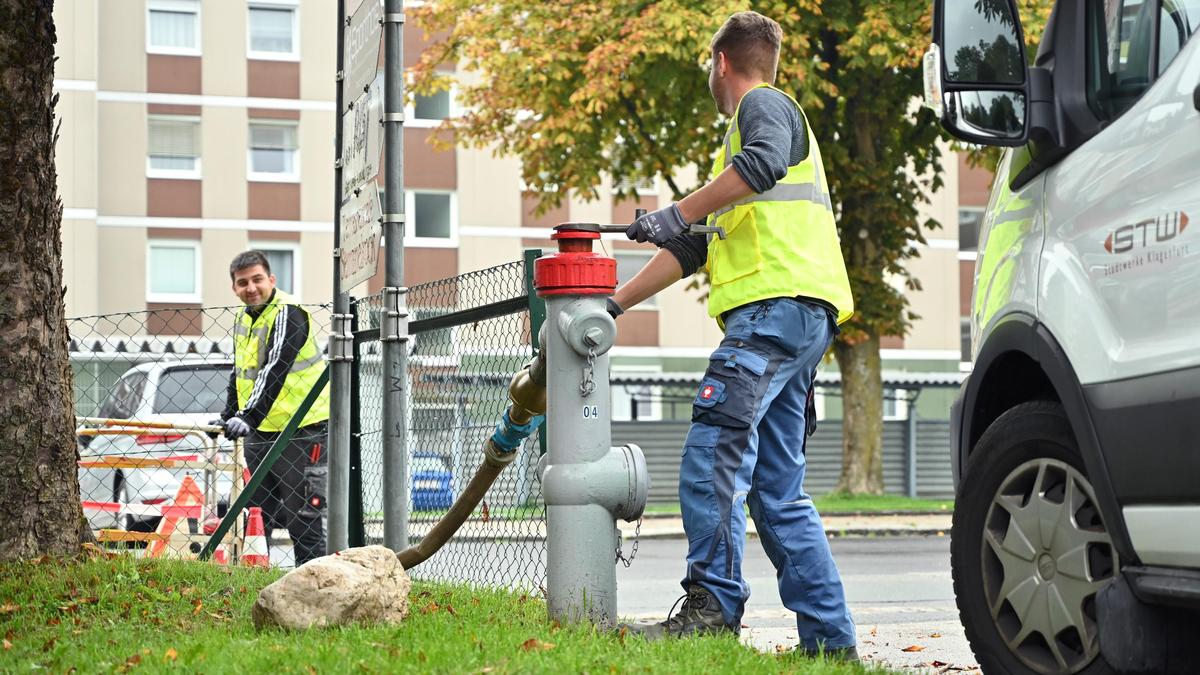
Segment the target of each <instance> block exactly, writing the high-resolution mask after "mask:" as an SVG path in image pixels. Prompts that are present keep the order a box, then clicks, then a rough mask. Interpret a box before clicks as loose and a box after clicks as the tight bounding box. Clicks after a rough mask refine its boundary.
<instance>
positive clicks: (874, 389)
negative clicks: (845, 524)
mask: <svg viewBox="0 0 1200 675" xmlns="http://www.w3.org/2000/svg"><path fill="white" fill-rule="evenodd" d="M866 335H867V338H866V339H865V340H863V341H861V342H857V343H855V344H848V343H847V342H845V341H844V340H837V341H835V342H834V347H833V353H834V357H835V358H837V362H838V369H839V370H840V371H841V373H842V409H843V412H842V476H841V478H840V479H839V480H838V486H837V491H838V492H848V493H855V494H862V493H865V494H876V495H877V494H883V377H882V372H881V369H880V359H879V334H878V333H877V332H875V330H874V329H870V328H869V329H867V330H866Z"/></svg>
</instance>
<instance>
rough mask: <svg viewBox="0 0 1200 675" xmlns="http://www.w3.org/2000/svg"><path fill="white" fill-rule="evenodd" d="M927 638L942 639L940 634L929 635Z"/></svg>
mask: <svg viewBox="0 0 1200 675" xmlns="http://www.w3.org/2000/svg"><path fill="white" fill-rule="evenodd" d="M929 637H931V638H940V637H942V634H941V633H930V634H929Z"/></svg>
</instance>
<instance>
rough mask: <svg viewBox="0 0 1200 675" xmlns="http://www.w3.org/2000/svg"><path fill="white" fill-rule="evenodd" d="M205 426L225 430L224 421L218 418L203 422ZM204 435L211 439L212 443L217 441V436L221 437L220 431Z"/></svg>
mask: <svg viewBox="0 0 1200 675" xmlns="http://www.w3.org/2000/svg"><path fill="white" fill-rule="evenodd" d="M205 424H207V425H208V426H210V427H221V428H222V429H223V428H225V420H223V419H221V418H220V417H218V418H216V419H212V420H209V421H207V422H205ZM204 433H205V435H207V436H208V437H209V438H211V439H213V440H214V441H215V440H217V436H220V435H221V432H220V431H206V432H204Z"/></svg>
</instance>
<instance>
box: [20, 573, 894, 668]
mask: <svg viewBox="0 0 1200 675" xmlns="http://www.w3.org/2000/svg"><path fill="white" fill-rule="evenodd" d="M281 574H282V573H281V572H279V571H277V570H272V571H267V570H255V569H246V568H232V569H231V568H226V567H219V566H215V565H210V564H204V563H194V562H182V561H149V560H138V559H133V558H128V557H125V556H119V557H115V558H111V559H109V558H105V557H103V556H97V557H93V558H90V559H89V558H87V557H81V558H79V559H75V560H59V559H42V560H39V561H33V562H27V563H10V564H4V565H0V634H2V635H3V643H2V645H0V672H27V671H31V670H48V671H50V672H56V673H63V672H71V671H75V672H80V673H91V672H129V671H139V672H141V671H144V672H162V671H183V672H205V673H264V672H265V673H348V672H351V673H356V672H361V673H376V672H378V673H392V672H443V673H529V672H544V673H583V672H588V673H616V672H661V673H676V672H684V673H703V672H719V673H733V672H736V673H778V672H803V673H816V674H819V675H825V674H829V675H834V674H838V675H840V674H842V673H882V672H886V671H882V670H879V669H868V668H865V667H863V666H861V665H858V664H852V665H846V664H835V663H829V662H825V661H814V660H810V659H803V658H799V657H796V656H794V655H791V654H786V655H776V654H764V653H761V652H758V651H756V650H754V649H752V648H749V647H745V646H743V645H741V644H740V643H739V642H738V641H737V640H736V639H734V638H732V637H729V638H703V639H690V640H683V641H668V642H661V643H654V644H650V643H646V642H644V641H642V640H641V639H634V638H625V639H622V638H621V637H619V636H617V635H615V634H613V633H609V632H600V631H597V630H596V629H594V628H592V627H591V626H588V625H578V626H558V625H556V624H553V623H552V622H550V621H548V620H547V618H546V606H545V603H544V602H543V601H542V600H540V599H538V598H536V597H531V596H528V595H522V594H520V593H509V592H505V591H496V590H471V589H468V588H463V587H453V586H447V585H436V584H429V583H418V584H416V585H414V588H413V594H412V596H411V598H410V600H411V603H412V611H411V613H410V614H409V617H408V619H406V620H405V621H404V622H403V623H402V624H399V625H395V626H373V627H352V628H337V629H326V630H315V631H309V632H306V633H286V632H283V631H279V630H269V631H264V632H262V633H256V632H255V630H254V627H253V625H252V624H251V621H250V607H251V605H252V604H253V602H254V599H255V597H256V595H257V592H258V590H259V589H260V588H262V587H263V586H265V585H267V584H268V583H270V582H271V581H273V580H274V579H276V578H278V577H279V576H280V575H281Z"/></svg>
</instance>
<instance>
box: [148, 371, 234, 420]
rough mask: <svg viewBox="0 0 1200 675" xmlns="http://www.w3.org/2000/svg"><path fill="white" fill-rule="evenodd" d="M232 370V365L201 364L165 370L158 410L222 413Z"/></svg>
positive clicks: (156, 402)
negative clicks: (193, 366) (214, 365)
mask: <svg viewBox="0 0 1200 675" xmlns="http://www.w3.org/2000/svg"><path fill="white" fill-rule="evenodd" d="M231 370H232V368H231V367H230V366H224V367H212V366H199V367H196V368H172V369H170V370H166V371H163V374H162V375H160V376H159V378H158V390H157V391H156V392H155V394H154V412H156V413H160V414H164V415H172V414H186V413H211V414H213V415H218V414H220V413H221V410H222V409H224V408H225V388H226V386H228V385H229V374H230V372H231Z"/></svg>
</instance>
